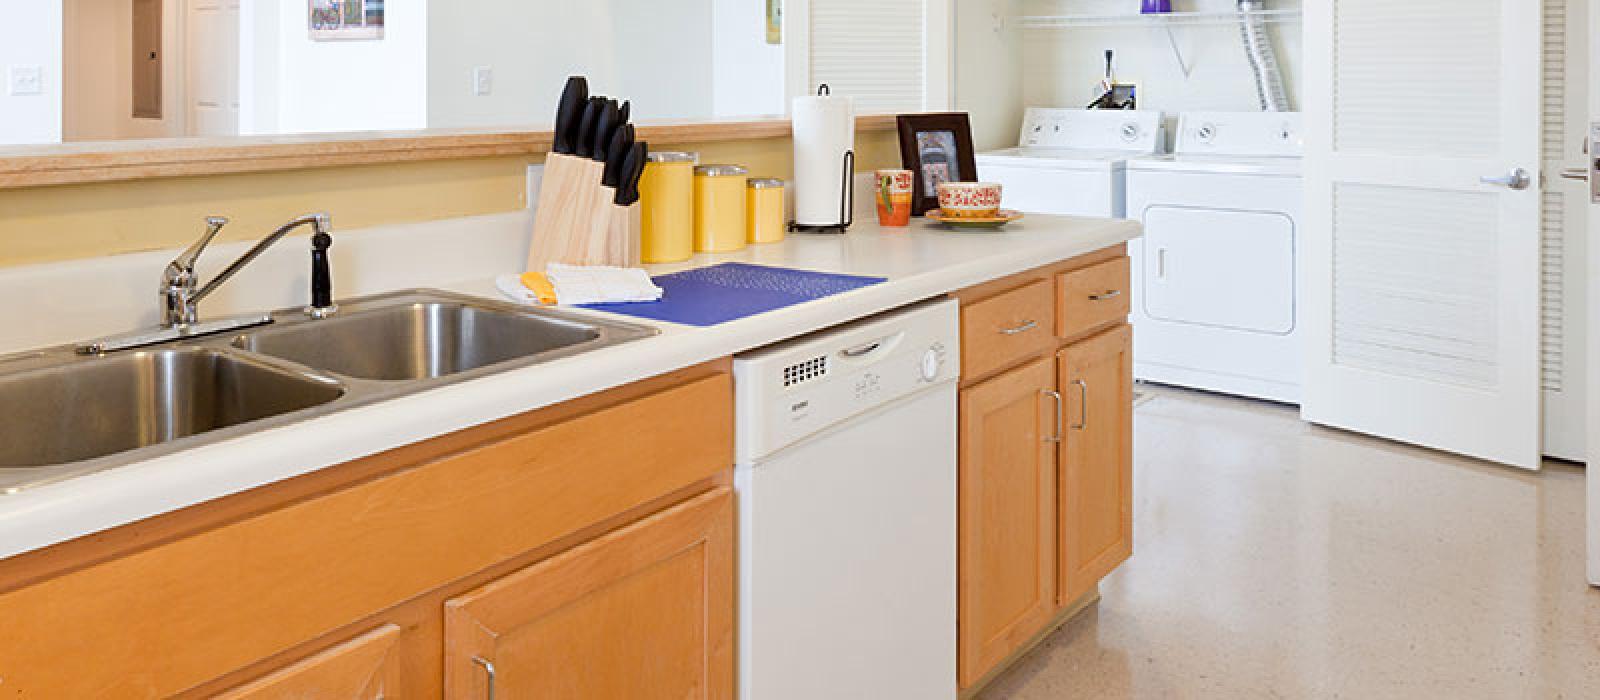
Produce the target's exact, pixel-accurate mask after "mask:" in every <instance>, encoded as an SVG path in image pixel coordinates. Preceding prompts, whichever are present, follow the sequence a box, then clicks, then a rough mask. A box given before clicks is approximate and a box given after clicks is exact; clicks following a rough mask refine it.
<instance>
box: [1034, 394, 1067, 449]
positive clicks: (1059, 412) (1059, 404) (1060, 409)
mask: <svg viewBox="0 0 1600 700" xmlns="http://www.w3.org/2000/svg"><path fill="white" fill-rule="evenodd" d="M1039 393H1042V394H1044V395H1045V396H1049V397H1050V398H1052V399H1055V401H1056V435H1055V437H1049V438H1045V439H1044V441H1045V442H1057V443H1058V442H1061V438H1062V437H1063V436H1064V435H1065V431H1063V430H1062V429H1061V425H1062V424H1063V423H1065V422H1066V413H1067V407H1066V405H1065V404H1066V402H1065V401H1063V400H1062V399H1061V392H1059V391H1055V390H1053V389H1044V390H1042V391H1040V392H1039Z"/></svg>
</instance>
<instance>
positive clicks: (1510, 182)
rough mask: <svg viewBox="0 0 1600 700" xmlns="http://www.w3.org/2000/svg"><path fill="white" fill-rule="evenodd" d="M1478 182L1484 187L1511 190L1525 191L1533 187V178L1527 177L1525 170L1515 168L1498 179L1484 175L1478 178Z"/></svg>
mask: <svg viewBox="0 0 1600 700" xmlns="http://www.w3.org/2000/svg"><path fill="white" fill-rule="evenodd" d="M1478 181H1479V182H1482V183H1483V184H1485V185H1499V186H1500V187H1505V188H1508V189H1513V190H1525V189H1528V187H1529V186H1531V185H1533V176H1532V175H1529V174H1528V171H1527V170H1524V169H1522V168H1517V169H1516V170H1513V171H1511V172H1509V173H1506V174H1505V175H1501V176H1499V177H1494V176H1489V175H1485V176H1483V177H1480V178H1478Z"/></svg>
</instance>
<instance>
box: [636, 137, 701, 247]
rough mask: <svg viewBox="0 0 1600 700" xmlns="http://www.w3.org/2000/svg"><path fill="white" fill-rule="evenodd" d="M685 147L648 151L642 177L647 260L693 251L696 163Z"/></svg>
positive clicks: (643, 237) (641, 215)
mask: <svg viewBox="0 0 1600 700" xmlns="http://www.w3.org/2000/svg"><path fill="white" fill-rule="evenodd" d="M697 159H698V156H697V155H696V154H693V153H684V152H682V151H660V152H656V153H651V154H650V155H649V162H647V163H645V166H644V174H643V175H641V176H640V177H639V248H640V250H639V257H640V259H641V260H643V261H644V262H647V263H666V262H679V261H682V260H688V259H689V257H690V256H692V255H694V164H695V161H696V160H697Z"/></svg>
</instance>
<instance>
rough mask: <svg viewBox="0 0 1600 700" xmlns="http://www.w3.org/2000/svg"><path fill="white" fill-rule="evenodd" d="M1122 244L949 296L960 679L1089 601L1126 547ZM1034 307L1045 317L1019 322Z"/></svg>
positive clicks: (1129, 399) (1129, 392) (1127, 428)
mask: <svg viewBox="0 0 1600 700" xmlns="http://www.w3.org/2000/svg"><path fill="white" fill-rule="evenodd" d="M1124 252H1125V251H1124V249H1123V247H1122V246H1117V247H1114V248H1109V249H1106V250H1103V251H1099V252H1096V253H1092V254H1089V255H1086V256H1083V257H1081V258H1077V259H1074V260H1069V261H1066V262H1063V263H1060V264H1057V265H1051V266H1047V267H1044V268H1040V269H1038V270H1033V271H1030V272H1027V273H1023V274H1020V275H1016V276H1014V277H1012V278H1007V279H1003V280H996V281H993V282H989V283H985V284H983V285H980V286H978V287H974V288H972V289H969V290H963V291H962V292H959V293H957V294H956V295H955V296H956V297H957V298H958V299H959V300H960V301H961V302H962V305H963V312H962V346H961V349H962V353H963V356H962V367H963V374H962V390H961V430H960V436H959V439H960V444H961V459H960V473H961V481H960V494H959V502H960V510H961V513H960V516H961V517H960V521H959V523H960V524H959V527H960V536H959V568H960V575H959V589H960V590H959V600H960V606H959V609H958V614H957V617H958V622H957V625H958V630H957V631H958V635H957V637H958V646H959V649H958V660H959V664H958V666H959V676H960V679H959V680H960V685H961V687H962V688H965V689H968V690H969V691H970V690H971V689H972V688H973V687H974V686H976V685H979V684H981V683H983V682H984V681H985V680H987V679H988V678H991V677H993V675H994V674H996V673H997V672H998V671H999V669H1000V668H1001V667H1003V665H1004V664H1005V663H1006V662H1007V661H1008V660H1010V659H1013V658H1015V657H1016V656H1017V655H1018V653H1019V652H1021V651H1023V650H1025V649H1026V648H1027V647H1028V646H1029V645H1030V644H1032V643H1034V642H1035V641H1037V640H1038V639H1039V638H1040V637H1041V635H1043V634H1044V633H1045V632H1048V631H1049V630H1051V629H1053V628H1054V627H1055V626H1057V625H1059V624H1060V623H1062V622H1064V621H1065V619H1066V618H1067V617H1068V616H1070V615H1071V614H1072V612H1074V611H1076V610H1077V609H1079V608H1080V607H1081V605H1082V604H1083V603H1084V601H1086V600H1092V598H1091V597H1090V596H1091V595H1092V594H1093V593H1094V591H1095V589H1096V587H1097V586H1098V584H1099V582H1100V579H1101V578H1103V577H1104V576H1105V575H1106V574H1108V573H1110V572H1111V571H1112V570H1113V569H1115V568H1116V566H1117V565H1118V564H1120V563H1122V562H1123V561H1125V560H1126V559H1127V558H1128V557H1129V556H1130V554H1131V552H1132V538H1131V534H1132V506H1133V500H1132V473H1131V467H1132V435H1133V365H1132V358H1131V357H1130V352H1131V349H1132V348H1131V338H1132V333H1131V331H1130V329H1129V327H1128V325H1127V314H1128V298H1127V293H1126V290H1127V285H1128V259H1127V257H1126V256H1125V254H1124ZM1035 319H1045V320H1046V321H1045V323H1048V322H1050V321H1053V322H1054V323H1053V325H1054V328H1039V326H1040V325H1043V323H1041V324H1036V325H1028V326H1027V328H1028V330H1025V331H1024V330H1020V327H1021V326H1020V325H1019V324H1023V322H1024V321H1030V320H1035ZM1035 330H1042V331H1043V332H1040V333H1037V334H1036V335H1032V334H1030V333H1032V332H1033V331H1035ZM1008 331H1010V332H1009V333H1008Z"/></svg>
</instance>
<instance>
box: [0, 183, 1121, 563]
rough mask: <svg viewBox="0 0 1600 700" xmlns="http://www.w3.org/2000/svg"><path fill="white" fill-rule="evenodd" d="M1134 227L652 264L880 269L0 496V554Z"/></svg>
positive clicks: (1096, 224) (1048, 259)
mask: <svg viewBox="0 0 1600 700" xmlns="http://www.w3.org/2000/svg"><path fill="white" fill-rule="evenodd" d="M1140 230H1141V229H1140V226H1139V224H1138V223H1137V222H1133V221H1127V220H1114V219H1090V218H1075V217H1053V216H1040V215H1035V216H1029V217H1028V218H1026V219H1024V220H1023V221H1020V222H1017V223H1015V224H1012V225H1010V226H1008V227H1007V228H1005V229H1004V230H1003V231H994V232H981V233H980V232H955V231H949V230H945V229H943V228H942V227H939V226H937V225H935V224H932V223H931V222H924V221H920V220H919V221H916V222H914V223H913V224H912V225H911V227H910V228H902V229H893V228H881V229H880V228H879V227H878V226H876V225H875V224H873V223H870V222H868V223H858V224H857V225H856V226H855V227H854V228H852V230H851V231H850V232H849V233H847V234H843V235H791V236H789V237H788V238H787V239H786V240H784V241H783V242H781V243H773V244H765V245H757V246H751V247H749V248H746V249H745V250H742V251H738V252H733V253H725V254H707V255H699V256H696V257H695V258H694V259H693V260H690V261H688V262H684V263H676V264H671V265H655V266H651V268H650V270H651V272H652V273H657V274H659V273H663V272H673V271H677V270H682V269H689V268H693V267H700V266H706V265H714V264H717V263H722V262H749V263H756V264H763V265H776V266H783V267H793V268H802V269H808V270H816V271H821V272H835V273H843V274H853V275H870V276H879V277H886V278H888V281H887V282H884V283H882V284H877V285H872V286H869V287H864V288H861V289H856V290H853V291H850V292H846V293H843V294H839V295H836V296H831V297H827V298H824V299H819V300H816V301H810V302H806V303H802V304H798V305H795V306H790V307H787V308H783V309H779V310H776V311H771V312H768V313H763V314H759V315H756V316H751V317H748V318H744V319H741V320H737V321H731V322H728V323H724V324H721V325H717V326H712V327H708V328H696V327H689V326H679V325H674V324H664V323H648V325H655V326H657V327H659V328H660V329H661V334H660V335H657V336H654V337H651V338H646V339H643V340H637V341H633V342H630V343H625V344H622V345H617V346H613V347H609V348H604V349H601V350H598V351H594V352H590V353H586V354H582V355H578V356H574V357H570V358H564V359H559V360H555V361H552V362H548V363H544V364H538V365H533V366H530V367H524V368H520V369H514V370H510V371H506V372H502V373H497V374H493V375H490V376H485V377H481V378H477V379H473V380H470V381H464V382H460V383H456V384H450V385H447V386H442V387H439V388H436V389H431V390H428V391H424V392H421V393H417V394H412V395H409V396H404V397H401V398H396V399H393V400H389V401H384V402H381V403H376V404H372V405H368V406H362V407H358V408H353V409H350V410H346V411H342V412H338V413H333V414H330V415H325V416H320V417H316V418H312V419H308V420H304V421H299V422H294V423H290V424H288V425H283V426H280V427H275V428H270V429H265V430H262V431H259V432H254V433H249V434H246V435H242V436H239V437H237V438H233V439H229V440H225V441H221V442H217V443H213V444H209V445H204V446H200V447H196V448H193V449H188V450H184V451H180V452H176V453H172V454H167V455H163V456H158V457H154V458H151V459H148V460H144V461H141V462H136V463H133V464H129V465H126V466H121V467H116V468H114V469H110V470H106V471H102V472H98V473H94V474H89V475H85V476H80V477H75V478H72V479H69V480H65V481H61V482H57V483H52V484H47V485H44V486H39V487H36V488H32V489H28V490H25V491H22V492H19V493H15V494H11V495H5V496H0V558H5V557H10V556H13V555H16V554H19V553H22V552H27V551H31V550H34V549H39V548H42V547H47V546H49V545H52V544H56V543H59V542H64V541H67V540H71V539H75V538H78V537H82V536H84V535H89V534H92V533H95V532H100V531H103V530H108V529H111V528H114V527H117V526H120V525H124V524H127V523H131V522H135V521H138V520H142V519H144V518H148V517H151V516H155V515H159V514H162V513H167V512H171V511H175V510H179V509H182V508H184V507H187V506H190V505H194V504H198V503H203V502H206V501H209V500H213V499H216V498H220V497H223V496H227V495H230V494H234V493H239V492H242V491H246V490H249V489H253V488H256V487H259V486H263V485H267V484H271V483H273V482H277V481H281V480H284V479H288V478H292V477H295V476H300V475H303V474H307V473H310V472H314V471H317V470H320V469H324V468H327V467H330V466H333V465H336V464H341V463H344V462H348V461H350V460H353V459H357V458H360V457H364V456H367V455H372V454H376V453H379V452H383V451H385V450H389V449H392V448H395V447H399V446H402V445H406V444H410V443H414V442H419V441H422V440H427V439H429V438H433V437H437V436H440V435H444V434H447V433H452V432H455V431H458V430H462V429H465V428H469V427H472V426H474V425H479V424H483V423H488V422H491V421H494V420H498V419H501V418H505V417H507V416H512V415H516V414H519V413H523V412H526V411H531V410H534V409H538V408H542V407H545V406H550V405H554V404H558V403H561V402H563V401H567V400H570V399H573V398H577V397H580V396H584V395H587V394H592V393H595V392H599V391H603V390H606V389H610V388H613V387H618V386H622V385H624V384H629V383H631V382H634V381H637V380H640V379H645V378H648V377H653V376H656V375H660V374H664V373H667V372H671V371H673V370H677V369H681V368H684V367H689V366H692V365H695V364H698V363H702V362H706V361H709V360H714V359H717V358H721V357H727V356H730V355H734V354H737V353H740V352H743V351H746V350H750V349H753V348H758V347H761V346H764V345H770V344H772V343H776V342H779V341H783V340H786V339H789V338H793V337H797V336H801V335H805V334H807V333H810V332H813V331H817V330H821V329H824V328H828V327H830V326H834V325H838V324H840V323H845V322H848V321H851V320H854V319H858V318H863V317H866V316H871V315H873V314H877V313H880V312H883V311H887V310H890V309H894V308H896V307H900V306H904V305H906V304H910V303H914V302H917V301H921V300H924V299H928V298H932V297H937V296H940V295H943V294H946V293H949V292H952V291H955V290H958V289H963V288H965V287H969V286H972V285H975V284H978V283H981V282H986V281H989V280H993V279H998V278H1001V277H1005V276H1008V275H1012V274H1015V273H1019V272H1023V271H1026V270H1030V269H1033V268H1036V267H1040V266H1043V265H1048V264H1051V263H1054V262H1057V261H1061V260H1066V259H1069V258H1073V257H1077V256H1079V255H1083V254H1086V253H1090V252H1093V251H1096V250H1100V249H1102V248H1106V247H1108V246H1114V245H1119V244H1122V243H1125V242H1127V241H1129V240H1131V239H1133V238H1136V237H1138V236H1139V235H1140ZM418 264H422V262H421V261H419V262H418ZM502 271H503V270H483V275H482V277H481V278H479V279H476V280H473V281H468V282H465V283H460V284H452V285H444V288H446V289H449V290H451V291H457V292H464V293H468V294H474V295H479V296H484V297H490V298H495V299H501V298H502V297H501V296H500V295H499V293H498V292H497V291H496V289H495V286H494V280H493V278H494V273H495V272H502ZM583 313H598V312H592V311H584V312H583ZM623 319H624V320H628V321H632V322H640V321H637V320H636V319H632V318H627V317H623Z"/></svg>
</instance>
